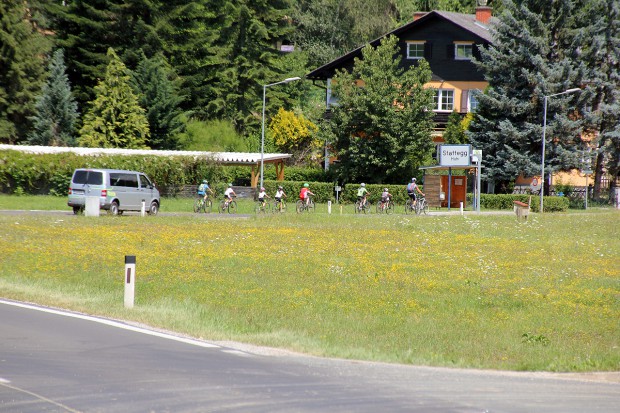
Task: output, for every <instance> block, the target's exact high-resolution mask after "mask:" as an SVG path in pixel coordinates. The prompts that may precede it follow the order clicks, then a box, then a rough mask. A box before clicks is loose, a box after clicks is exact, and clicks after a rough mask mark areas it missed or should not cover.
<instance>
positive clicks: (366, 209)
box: [362, 200, 370, 214]
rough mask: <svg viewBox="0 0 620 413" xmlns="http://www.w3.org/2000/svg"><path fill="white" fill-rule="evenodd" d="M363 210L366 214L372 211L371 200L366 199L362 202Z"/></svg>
mask: <svg viewBox="0 0 620 413" xmlns="http://www.w3.org/2000/svg"><path fill="white" fill-rule="evenodd" d="M362 212H364V214H368V213H369V212H370V202H368V200H366V201H364V203H363V204H362Z"/></svg>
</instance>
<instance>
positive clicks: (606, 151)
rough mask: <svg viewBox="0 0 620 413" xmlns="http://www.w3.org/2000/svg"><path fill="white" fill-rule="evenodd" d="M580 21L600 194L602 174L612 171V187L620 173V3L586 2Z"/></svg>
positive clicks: (609, 0) (596, 193) (610, 0)
mask: <svg viewBox="0 0 620 413" xmlns="http://www.w3.org/2000/svg"><path fill="white" fill-rule="evenodd" d="M579 24H580V26H581V27H583V38H582V39H583V40H582V44H583V47H582V50H583V54H582V55H580V58H581V60H582V61H583V62H584V64H585V65H586V67H587V75H586V79H587V81H588V82H587V84H588V87H589V89H591V90H592V94H591V98H590V99H589V102H588V103H589V107H591V108H592V110H591V111H590V112H586V118H585V121H586V125H585V127H586V130H587V131H588V133H589V134H591V135H592V137H593V141H592V148H593V149H594V157H593V158H594V159H593V161H594V163H593V166H594V171H595V179H594V194H593V195H594V197H595V198H598V197H599V196H600V194H601V181H602V177H603V175H604V174H605V173H609V175H611V177H612V180H611V185H612V189H613V188H614V187H615V182H616V179H618V177H619V176H620V115H619V114H620V4H619V3H618V1H616V0H592V1H589V2H586V3H585V4H583V5H582V8H581V13H580V15H579ZM610 196H613V191H610Z"/></svg>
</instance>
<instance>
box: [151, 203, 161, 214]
mask: <svg viewBox="0 0 620 413" xmlns="http://www.w3.org/2000/svg"><path fill="white" fill-rule="evenodd" d="M158 212H159V204H158V203H157V202H155V201H153V202H151V206H150V207H149V215H157V213H158Z"/></svg>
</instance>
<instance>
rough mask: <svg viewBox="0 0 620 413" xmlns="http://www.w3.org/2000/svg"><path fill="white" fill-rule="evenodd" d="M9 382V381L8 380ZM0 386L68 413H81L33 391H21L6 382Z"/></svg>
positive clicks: (0, 383)
mask: <svg viewBox="0 0 620 413" xmlns="http://www.w3.org/2000/svg"><path fill="white" fill-rule="evenodd" d="M7 381H8V380H7ZM0 386H2V387H6V388H7V389H11V390H15V391H18V392H20V393H24V394H27V395H29V396H32V397H34V398H36V399H39V400H42V401H44V402H46V403H50V404H53V405H54V406H57V407H60V408H61V409H63V410H66V411H68V412H70V413H81V412H80V411H79V410H75V409H72V408H71V407H69V406H65V405H64V404H62V403H58V402H55V401H54V400H52V399H48V398H47V397H45V396H41V395H40V394H37V393H33V392H31V391H28V390H24V389H20V388H19V387H15V386H10V385H8V384H6V383H4V382H0Z"/></svg>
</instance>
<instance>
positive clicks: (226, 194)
mask: <svg viewBox="0 0 620 413" xmlns="http://www.w3.org/2000/svg"><path fill="white" fill-rule="evenodd" d="M234 196H237V194H235V191H234V190H233V189H232V184H228V188H226V191H224V199H225V200H226V202H225V203H224V209H226V208H227V207H228V203H229V202H230V201H232V199H233V197H234Z"/></svg>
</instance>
